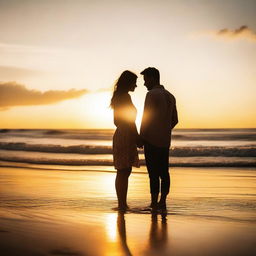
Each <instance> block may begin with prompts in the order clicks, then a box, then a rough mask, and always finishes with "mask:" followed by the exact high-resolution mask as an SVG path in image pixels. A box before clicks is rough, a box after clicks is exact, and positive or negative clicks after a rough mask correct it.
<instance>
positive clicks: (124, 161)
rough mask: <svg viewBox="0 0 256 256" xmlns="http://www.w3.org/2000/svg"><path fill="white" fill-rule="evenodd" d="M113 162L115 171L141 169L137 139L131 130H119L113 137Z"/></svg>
mask: <svg viewBox="0 0 256 256" xmlns="http://www.w3.org/2000/svg"><path fill="white" fill-rule="evenodd" d="M113 160H114V167H115V169H118V170H121V169H125V168H129V167H132V166H134V167H140V164H139V156H138V150H137V145H136V137H135V136H134V134H133V133H132V132H131V130H130V129H126V128H123V127H122V128H117V129H116V131H115V133H114V136H113Z"/></svg>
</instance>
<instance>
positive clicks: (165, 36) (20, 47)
mask: <svg viewBox="0 0 256 256" xmlns="http://www.w3.org/2000/svg"><path fill="white" fill-rule="evenodd" d="M205 2H207V3H208V4H205ZM235 2H236V4H234V5H233V4H232V6H233V7H232V9H234V10H239V11H238V12H239V15H238V16H237V15H235V12H234V13H233V12H231V11H230V8H227V7H225V6H223V5H224V4H223V3H222V2H221V1H203V2H202V3H204V4H199V3H201V1H198V2H197V1H196V2H195V3H194V2H193V1H192V2H190V1H183V0H181V1H180V0H179V1H178V0H174V1H160V2H157V1H153V2H150V3H149V2H146V1H139V2H137V1H136V2H134V1H130V2H123V1H121V2H117V1H112V0H111V1H107V2H102V1H93V2H89V1H48V0H46V1H30V0H28V1H18V0H17V1H11V3H9V2H8V1H1V2H0V29H1V35H0V120H1V123H0V128H78V129H79V128H114V125H113V117H112V112H111V109H110V108H109V103H110V98H111V95H112V89H113V85H114V83H115V81H116V79H117V78H118V76H119V75H120V74H121V72H122V71H124V70H126V69H128V70H131V71H133V72H135V73H136V74H137V75H138V81H137V85H138V87H137V88H136V90H135V92H133V93H131V96H132V98H133V101H134V104H135V106H136V107H137V110H138V117H137V124H138V125H139V123H140V120H141V115H142V111H143V103H144V99H145V94H146V89H145V87H144V86H143V84H144V82H143V79H142V76H141V75H140V72H141V71H142V70H143V69H144V68H146V67H148V66H154V67H156V68H158V69H159V70H160V75H161V83H162V84H163V85H164V86H165V87H166V88H167V89H168V90H169V91H170V92H172V93H173V94H174V95H175V97H176V100H177V108H178V112H179V124H178V126H177V128H242V127H244V128H252V127H255V126H256V115H255V113H254V112H255V109H256V101H255V96H254V95H256V87H255V83H256V77H255V66H256V62H255V60H256V39H255V38H256V21H255V15H254V13H253V12H251V10H255V9H254V8H255V5H253V3H252V2H250V4H248V5H243V4H242V1H240V2H239V1H235ZM250 5H252V6H251V7H250ZM39 10H40V11H39ZM24 14H25V15H24ZM206 14H207V15H206ZM6 20H8V23H6Z"/></svg>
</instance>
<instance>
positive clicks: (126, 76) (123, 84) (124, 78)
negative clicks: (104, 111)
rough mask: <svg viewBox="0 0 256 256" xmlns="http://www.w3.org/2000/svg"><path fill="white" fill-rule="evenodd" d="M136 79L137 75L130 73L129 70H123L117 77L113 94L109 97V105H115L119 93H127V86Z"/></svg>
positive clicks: (112, 106)
mask: <svg viewBox="0 0 256 256" xmlns="http://www.w3.org/2000/svg"><path fill="white" fill-rule="evenodd" d="M136 79H137V75H136V74H134V73H132V72H131V71H129V70H125V71H124V72H123V73H122V74H121V75H120V77H119V78H118V79H117V81H116V83H115V86H114V92H113V96H112V98H111V102H110V107H111V108H114V107H115V102H116V100H117V99H118V98H119V96H120V95H122V94H124V93H127V92H128V90H129V86H130V85H131V84H132V83H134V82H135V81H136Z"/></svg>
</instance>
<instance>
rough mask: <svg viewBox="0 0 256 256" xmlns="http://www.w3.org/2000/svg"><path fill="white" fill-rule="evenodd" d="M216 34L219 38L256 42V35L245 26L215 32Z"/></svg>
mask: <svg viewBox="0 0 256 256" xmlns="http://www.w3.org/2000/svg"><path fill="white" fill-rule="evenodd" d="M214 34H215V35H216V36H217V37H223V38H228V39H237V38H245V39H249V40H252V41H255V42H256V33H255V32H254V31H253V30H251V29H250V28H249V27H248V26H245V25H243V26H241V27H240V28H237V29H235V30H230V29H227V28H223V29H221V30H219V31H216V32H214Z"/></svg>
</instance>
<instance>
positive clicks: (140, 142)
mask: <svg viewBox="0 0 256 256" xmlns="http://www.w3.org/2000/svg"><path fill="white" fill-rule="evenodd" d="M136 144H137V147H138V148H143V145H144V142H143V139H142V138H141V137H140V135H138V137H137V140H136Z"/></svg>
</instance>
